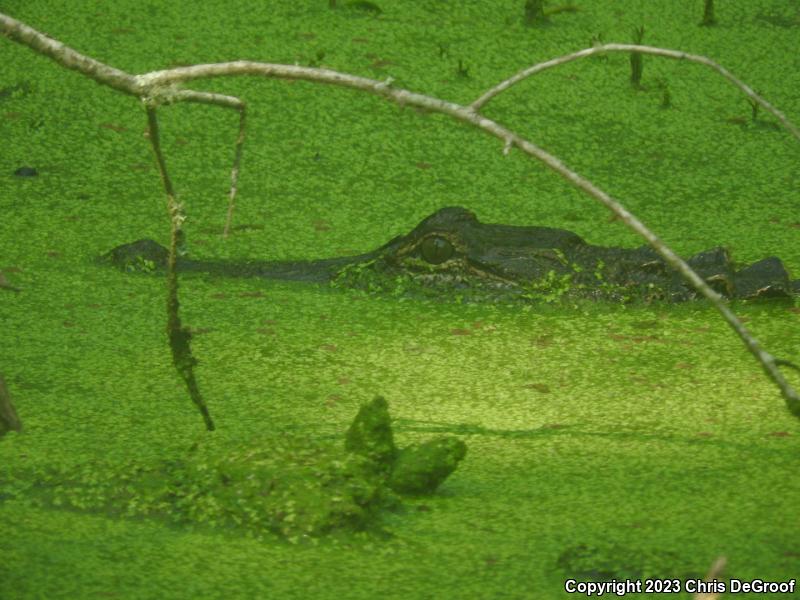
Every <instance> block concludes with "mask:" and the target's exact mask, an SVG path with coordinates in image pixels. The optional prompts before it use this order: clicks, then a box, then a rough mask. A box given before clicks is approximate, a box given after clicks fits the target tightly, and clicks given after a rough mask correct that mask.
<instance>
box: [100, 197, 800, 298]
mask: <svg viewBox="0 0 800 600" xmlns="http://www.w3.org/2000/svg"><path fill="white" fill-rule="evenodd" d="M103 258H104V259H105V260H106V261H110V262H111V263H112V264H114V265H116V266H117V267H119V268H121V269H124V270H142V267H144V269H145V270H154V269H162V268H164V267H165V265H166V260H167V250H166V248H164V247H162V246H160V245H158V244H157V243H155V242H153V241H152V240H140V241H138V242H134V243H133V244H126V245H123V246H119V247H117V248H114V249H113V250H112V251H111V252H109V253H107V254H106V255H104V257H103ZM688 263H689V265H690V266H692V268H694V269H695V270H696V271H697V272H698V274H699V275H700V276H701V277H703V278H704V279H705V280H706V281H707V282H708V283H709V284H710V285H711V286H712V287H713V288H714V289H716V290H717V291H718V292H719V293H721V294H723V295H725V296H727V297H732V298H756V297H791V296H792V295H793V294H798V293H800V281H794V282H790V281H789V275H788V273H787V272H786V269H785V268H784V267H783V264H782V263H781V261H780V260H779V259H777V258H775V257H770V258H767V259H764V260H762V261H759V262H757V263H754V264H753V265H750V266H749V267H746V268H743V269H740V270H738V271H737V270H736V269H735V268H734V266H733V263H732V262H731V260H730V257H729V255H728V253H727V252H726V251H725V250H724V249H723V248H714V249H712V250H708V251H705V252H701V253H700V254H697V255H695V256H693V257H692V258H690V259H689V260H688ZM177 264H178V269H179V270H180V271H196V272H206V273H215V274H218V275H224V276H231V277H264V278H270V279H284V280H295V281H313V282H320V283H324V282H329V283H331V284H333V285H334V286H340V287H355V288H361V289H365V290H369V291H374V292H381V293H390V294H397V295H400V294H410V295H423V296H450V297H453V296H457V297H460V298H462V299H465V300H469V301H474V300H541V299H545V300H552V299H556V298H560V297H588V298H597V299H600V298H605V299H611V300H616V301H628V300H634V299H642V300H645V301H648V300H653V299H660V300H667V301H681V300H689V299H692V298H695V297H697V292H695V291H694V289H693V288H691V287H690V286H689V285H688V284H686V283H685V282H684V281H683V280H682V279H681V278H680V276H678V275H677V274H676V273H674V272H673V271H672V270H671V269H670V268H669V267H668V266H667V265H666V263H664V261H663V260H662V259H661V257H660V256H659V255H658V254H657V253H656V252H655V251H654V250H653V249H651V248H649V247H647V246H643V247H640V248H633V249H625V248H607V247H602V246H594V245H591V244H587V243H586V242H585V241H584V240H583V239H582V238H581V237H580V236H578V235H577V234H575V233H573V232H571V231H567V230H563V229H554V228H550V227H534V226H515V225H499V224H488V223H481V222H480V221H478V219H477V218H476V216H475V215H474V214H473V213H472V212H470V211H468V210H466V209H464V208H460V207H448V208H442V209H440V210H438V211H436V212H435V213H433V214H432V215H430V216H428V217H427V218H425V219H424V220H423V221H422V222H421V223H420V224H419V225H417V226H416V227H415V228H414V229H413V230H412V231H410V232H409V233H408V234H406V235H402V236H398V237H396V238H394V239H392V240H390V241H389V242H387V243H386V244H384V245H383V246H381V247H379V248H377V249H375V250H373V251H372V252H368V253H365V254H360V255H357V256H346V257H340V258H329V259H322V260H310V261H269V262H265V261H241V262H225V261H206V260H192V259H188V258H179V259H178V263H177Z"/></svg>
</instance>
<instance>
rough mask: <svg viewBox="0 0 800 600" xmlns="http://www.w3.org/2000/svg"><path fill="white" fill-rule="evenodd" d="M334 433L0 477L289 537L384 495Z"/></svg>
mask: <svg viewBox="0 0 800 600" xmlns="http://www.w3.org/2000/svg"><path fill="white" fill-rule="evenodd" d="M370 467H371V465H370V463H369V461H368V460H367V459H365V458H363V457H361V456H359V455H357V454H351V453H348V452H345V451H343V450H342V448H341V447H340V446H339V445H338V444H336V443H334V442H324V443H323V442H315V441H311V440H309V439H307V438H300V437H296V438H295V437H282V438H281V440H280V441H276V440H272V439H270V440H256V441H251V442H249V443H246V444H241V445H237V446H234V447H225V448H221V447H217V446H216V445H215V444H214V443H209V444H208V445H203V446H200V447H199V448H195V449H194V450H192V451H191V452H190V453H188V455H186V456H183V457H180V458H178V459H170V460H158V461H143V460H136V461H129V462H127V463H123V464H119V463H116V464H112V463H110V462H99V461H96V462H92V463H91V464H83V465H79V466H77V467H75V466H69V467H67V466H64V467H61V468H58V467H56V468H49V469H47V470H46V471H45V472H39V473H36V474H34V475H33V476H31V474H28V475H27V476H23V475H22V474H19V475H20V477H19V478H17V481H16V482H14V483H13V484H11V485H9V486H8V488H9V490H11V491H12V492H14V493H13V495H14V496H16V497H17V498H20V499H28V500H29V501H32V502H33V503H34V504H36V505H40V506H55V507H61V508H67V509H75V510H85V511H90V512H100V513H104V514H108V515H110V516H123V517H151V518H161V519H164V520H166V521H168V522H171V523H173V524H176V525H198V526H208V527H214V528H230V527H235V528H241V529H244V530H245V531H246V533H247V534H248V535H252V536H254V537H261V536H262V535H263V534H265V533H276V534H278V535H280V536H282V537H285V538H286V539H288V540H289V541H292V542H296V541H298V540H300V539H304V538H307V537H313V536H318V535H320V534H324V533H327V532H329V531H332V530H335V529H342V528H344V529H349V530H365V529H371V528H372V527H373V526H374V525H375V524H376V518H377V516H378V513H379V509H380V507H382V506H383V505H384V494H383V492H384V491H385V484H384V478H382V477H378V476H376V475H375V474H374V473H373V471H372V470H371V468H370Z"/></svg>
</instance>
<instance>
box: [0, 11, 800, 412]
mask: <svg viewBox="0 0 800 600" xmlns="http://www.w3.org/2000/svg"><path fill="white" fill-rule="evenodd" d="M0 31H2V32H4V33H6V34H7V35H8V36H9V37H11V38H12V39H14V40H15V41H18V42H20V43H23V44H26V45H28V46H30V47H32V48H33V49H35V50H37V51H40V52H44V53H45V54H47V55H48V56H50V57H51V58H53V59H54V60H56V61H58V62H61V63H62V64H64V66H67V67H68V68H74V69H77V70H80V71H82V72H84V73H86V74H87V75H88V76H90V77H93V78H95V79H96V80H98V81H101V82H102V83H106V84H107V85H112V87H114V85H116V86H117V88H116V89H120V90H122V91H127V92H128V93H133V94H135V95H138V96H139V97H140V98H142V99H145V100H146V101H148V102H150V103H156V104H157V103H169V102H177V101H181V100H189V101H199V100H198V99H199V98H201V97H202V98H205V99H208V100H209V101H211V100H212V96H214V95H212V94H208V95H206V96H202V95H201V93H200V92H193V93H192V94H189V95H188V96H184V92H183V91H182V90H180V89H178V88H177V87H176V84H179V83H181V82H185V81H191V80H194V79H199V78H207V77H218V76H231V75H259V76H262V77H274V78H280V79H297V80H305V81H312V82H316V83H327V84H330V85H336V86H340V87H347V88H352V89H357V90H361V91H365V92H368V93H371V94H374V95H377V96H380V97H382V98H385V99H387V100H390V101H392V102H394V103H396V104H398V105H399V106H405V105H411V106H415V107H418V108H422V109H425V110H428V111H432V112H439V113H442V114H446V115H449V116H451V117H453V118H455V119H457V120H459V121H462V122H464V123H467V124H469V125H472V126H474V127H477V128H478V129H481V130H482V131H485V132H486V133H488V134H490V135H493V136H495V137H497V138H498V139H500V140H501V141H503V142H504V153H508V151H509V150H510V148H511V147H512V145H513V146H516V147H518V148H520V149H521V150H522V151H523V152H525V153H526V154H529V155H530V156H533V157H534V158H536V159H538V160H539V161H541V162H543V163H544V164H545V165H546V166H547V167H548V168H550V169H551V170H553V171H555V172H556V173H558V174H559V175H561V177H563V178H564V179H566V180H567V181H568V182H569V183H570V184H572V185H573V186H575V187H577V188H579V189H581V190H583V191H584V192H586V193H587V194H588V195H590V196H592V197H593V198H595V199H596V200H598V201H599V202H600V203H602V204H603V205H604V206H606V207H607V208H608V209H609V210H611V211H612V212H613V213H614V214H615V215H617V216H618V217H619V218H620V219H621V220H622V221H623V222H624V223H625V224H626V225H627V226H628V227H629V228H630V229H631V230H633V231H635V232H636V233H637V234H638V235H640V236H641V237H643V238H644V239H645V240H646V241H647V242H648V244H650V245H651V246H652V247H653V248H654V249H655V250H656V251H657V252H658V253H659V254H660V255H661V256H662V257H663V258H664V260H665V261H666V262H667V263H668V264H669V265H670V266H671V267H672V268H674V269H675V270H677V271H678V272H679V273H680V274H681V276H682V277H684V279H686V280H687V281H688V282H689V283H691V284H692V286H693V287H694V288H695V289H697V290H698V291H699V292H700V293H701V294H703V295H704V296H705V297H706V298H708V299H709V301H711V303H712V304H713V305H714V306H715V307H716V309H717V310H718V311H719V312H720V313H721V314H722V317H723V318H724V319H725V321H726V322H727V323H728V324H729V325H730V326H731V328H732V329H733V330H734V331H735V332H736V334H737V335H738V336H739V337H740V338H741V339H742V341H743V342H744V344H745V347H746V348H747V349H748V351H749V352H750V353H751V354H752V355H753V356H754V357H755V359H756V360H757V361H758V362H759V363H760V364H761V366H762V368H763V369H764V371H765V373H766V374H767V376H768V377H770V378H771V379H772V380H773V381H774V382H775V384H776V385H777V386H778V388H779V389H780V390H781V393H782V395H783V398H784V400H785V401H786V406H787V408H788V409H789V410H790V411H791V412H792V414H794V415H795V416H798V417H800V396H798V394H797V392H796V391H795V390H794V389H793V388H792V387H791V386H790V385H789V383H788V382H787V381H786V380H785V379H784V378H783V375H782V374H781V372H780V371H779V369H778V365H779V364H785V363H786V361H783V360H782V359H776V358H775V357H773V356H772V355H771V354H770V353H768V352H766V351H765V350H763V349H762V348H761V346H760V344H759V343H758V341H757V340H756V339H755V338H754V337H753V336H752V335H751V334H750V333H749V332H748V331H747V329H746V328H745V327H744V325H743V324H742V323H741V321H739V319H738V318H737V317H736V315H734V314H733V312H732V311H731V310H730V309H729V308H728V306H727V305H726V304H725V303H724V302H723V300H722V298H721V296H719V294H717V293H716V292H714V291H713V290H712V289H711V288H710V287H709V286H708V285H707V284H706V283H705V281H703V279H702V278H700V277H699V276H698V275H697V273H695V272H694V271H693V270H692V269H691V268H690V267H689V265H688V264H686V262H685V261H684V260H683V259H681V258H680V257H679V256H677V255H676V254H675V253H674V252H673V251H672V250H670V249H669V248H668V247H667V246H666V245H664V243H663V242H662V241H661V240H660V239H659V238H658V237H657V236H656V235H655V234H654V233H653V232H652V231H650V230H649V229H648V228H647V227H645V226H644V224H643V223H642V222H641V221H639V219H637V218H636V217H635V216H634V215H633V214H631V213H630V212H628V211H627V210H626V209H625V208H624V207H623V206H622V205H621V204H620V203H619V202H618V201H617V200H615V199H614V198H612V197H611V196H610V195H608V194H606V193H605V192H604V191H603V190H601V189H600V188H598V187H597V186H595V185H594V184H593V183H592V182H591V181H589V180H588V179H586V178H584V177H582V176H581V175H579V174H578V173H576V172H575V171H573V170H572V169H570V168H569V167H567V166H566V165H565V164H564V163H562V162H561V160H559V159H558V158H556V157H555V156H553V155H551V154H549V153H548V152H546V151H545V150H543V149H542V148H539V147H538V146H536V145H535V144H533V143H532V142H530V141H528V140H526V139H524V138H522V137H521V136H519V135H517V134H516V133H514V132H513V131H511V130H509V129H506V128H505V127H503V126H502V125H500V124H499V123H497V122H495V121H493V120H491V119H488V118H486V117H484V116H483V115H481V114H479V113H478V112H477V110H478V109H479V108H480V107H481V106H483V105H484V104H485V103H486V102H488V101H489V100H490V99H491V98H492V97H494V96H496V95H497V94H499V93H500V92H502V91H503V90H505V89H508V88H509V87H511V86H512V85H513V84H514V83H517V82H518V81H521V80H522V79H524V78H525V77H528V76H530V75H532V74H534V73H537V72H540V71H543V70H545V69H547V68H550V67H554V66H557V65H560V64H564V63H566V62H570V61H572V60H577V59H578V58H584V57H586V56H592V55H594V54H600V53H602V52H640V53H642V54H654V55H657V56H664V57H667V58H673V59H681V60H689V61H692V62H697V63H700V64H704V65H706V66H708V67H710V68H712V69H713V70H714V71H716V72H717V73H719V74H720V75H722V76H723V77H725V78H726V79H727V80H728V81H730V82H731V83H733V84H734V85H735V86H736V87H738V88H739V89H740V90H742V92H744V93H745V94H746V95H747V96H748V97H750V98H751V99H752V100H753V101H755V102H757V103H758V104H759V105H761V106H763V107H764V108H765V109H766V110H768V111H769V112H770V113H772V114H773V115H775V117H776V118H778V120H779V121H780V122H781V123H782V124H783V125H784V127H786V129H788V130H789V131H790V132H791V133H792V135H794V136H795V137H796V138H797V139H798V140H800V131H798V129H797V128H796V127H795V126H794V125H793V124H792V123H790V122H789V121H788V119H786V117H785V116H784V115H783V113H781V112H780V111H778V110H777V109H776V108H774V107H773V106H772V105H771V104H770V103H768V102H767V101H766V100H764V99H763V98H761V96H759V95H758V94H756V93H755V92H754V91H753V90H752V89H751V88H750V87H749V86H747V85H745V84H744V83H743V82H741V81H740V80H738V79H737V78H735V77H734V76H733V75H731V74H730V73H729V72H728V71H727V70H726V69H724V68H723V67H721V66H720V65H718V64H717V63H715V62H713V61H711V60H710V59H708V58H705V57H703V56H696V55H692V54H687V53H685V52H679V51H676V50H667V49H662V48H653V47H650V46H638V45H635V44H604V45H600V46H596V47H594V48H588V49H585V50H581V51H579V52H575V53H573V54H569V55H567V56H563V57H561V58H557V59H554V60H552V61H547V62H545V63H541V64H539V65H534V66H533V67H530V68H528V69H525V70H524V71H521V72H520V73H518V74H517V75H515V76H514V77H512V78H510V79H508V80H506V81H504V82H502V83H501V84H499V85H498V86H495V88H493V89H492V90H490V91H489V92H487V93H486V94H484V95H482V96H481V97H480V98H478V99H477V100H476V101H475V102H473V103H472V105H470V106H462V105H460V104H455V103H452V102H447V101H445V100H440V99H438V98H433V97H430V96H425V95H423V94H417V93H414V92H410V91H408V90H404V89H398V88H394V87H392V80H391V78H389V79H387V80H386V81H383V82H381V81H376V80H372V79H367V78H364V77H358V76H355V75H349V74H346V73H339V72H337V71H333V70H330V69H316V68H312V67H300V66H296V65H294V66H293V65H280V64H271V63H260V62H254V61H233V62H226V63H216V64H206V65H194V66H189V67H179V68H176V69H168V70H164V71H153V72H151V73H146V74H144V75H137V76H130V75H128V74H126V73H123V72H122V71H117V70H112V71H113V72H112V74H111V75H108V74H107V75H106V76H105V79H100V78H99V77H95V76H94V75H93V73H94V71H98V70H99V69H100V67H105V65H102V63H98V62H97V61H93V59H89V58H87V57H84V56H82V55H80V54H78V53H77V52H75V51H74V50H70V49H69V48H66V46H64V45H63V44H60V43H59V42H55V41H54V40H50V39H49V38H47V37H46V36H43V35H42V34H39V33H38V32H36V31H34V30H33V29H30V28H29V27H27V26H25V25H23V24H22V23H19V22H18V21H15V20H14V19H11V18H10V17H6V16H5V15H2V14H0ZM62 53H66V54H65V55H64V56H66V58H64V59H62V57H61V54H62ZM76 57H77V58H76ZM79 59H80V60H79ZM109 69H110V67H109ZM128 78H132V79H133V82H131V81H129V79H128ZM120 80H122V83H120ZM123 84H124V85H123ZM212 103H215V104H216V103H217V102H216V101H214V102H212ZM223 104H224V103H223ZM240 109H241V110H242V111H243V106H242V107H240ZM240 118H241V121H240V125H241V123H242V122H243V120H244V113H243V112H242V116H241V117H240ZM241 135H242V129H241V126H240V139H241ZM238 144H239V141H238V140H237V145H238ZM238 153H239V149H238V148H237V161H238ZM165 173H166V172H165V171H163V172H162V178H164V177H165ZM236 176H238V167H237V166H235V167H234V173H232V180H233V182H234V185H233V187H232V194H235V179H236ZM166 181H167V180H166V179H165V185H166ZM167 194H168V196H170V191H169V190H168V192H167ZM172 199H173V201H174V193H173V194H172ZM232 210H233V209H232V204H231V205H230V206H229V212H230V211H232ZM174 241H175V240H173V243H174Z"/></svg>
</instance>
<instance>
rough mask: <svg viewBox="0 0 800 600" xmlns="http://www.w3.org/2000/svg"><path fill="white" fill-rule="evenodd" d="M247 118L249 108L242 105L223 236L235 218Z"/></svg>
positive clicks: (226, 235) (224, 236) (226, 233)
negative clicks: (234, 212)
mask: <svg viewBox="0 0 800 600" xmlns="http://www.w3.org/2000/svg"><path fill="white" fill-rule="evenodd" d="M246 119H247V109H246V108H245V107H244V106H242V108H241V110H240V111H239V135H238V136H237V137H236V155H235V156H234V158H233V169H231V192H230V196H229V200H228V214H227V216H226V217H225V229H224V230H223V231H222V237H223V238H227V237H228V232H229V231H230V228H231V221H232V220H233V209H234V205H235V199H236V190H237V185H238V183H239V164H240V163H241V162H242V145H243V144H244V126H245V121H246Z"/></svg>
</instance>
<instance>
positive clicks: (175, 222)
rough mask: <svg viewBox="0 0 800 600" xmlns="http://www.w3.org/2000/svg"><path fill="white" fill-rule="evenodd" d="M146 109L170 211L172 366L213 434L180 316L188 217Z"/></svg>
mask: <svg viewBox="0 0 800 600" xmlns="http://www.w3.org/2000/svg"><path fill="white" fill-rule="evenodd" d="M146 109H147V131H148V136H149V138H150V144H151V145H152V146H153V153H154V154H155V156H156V164H158V172H159V173H160V174H161V182H162V183H163V185H164V191H165V192H166V194H167V207H168V209H169V216H170V224H171V228H170V233H171V235H170V244H169V259H168V261H167V337H168V338H169V346H170V350H171V351H172V363H173V364H174V365H175V369H176V370H177V371H178V374H179V375H180V376H181V378H182V379H183V381H184V383H185V384H186V388H187V390H188V391H189V396H190V397H191V399H192V402H194V403H195V405H196V406H197V409H198V410H199V411H200V414H201V415H202V416H203V421H204V422H205V424H206V429H207V430H208V431H214V421H213V420H212V419H211V414H210V413H209V412H208V407H207V406H206V403H205V401H204V400H203V397H202V395H201V394H200V389H199V388H198V386H197V380H196V379H195V376H194V366H195V365H196V364H197V360H195V358H194V356H192V349H191V346H190V343H189V342H190V340H191V333H190V332H189V329H188V328H186V327H183V325H182V324H181V318H180V314H179V308H180V303H179V302H178V271H177V268H176V267H177V260H178V247H179V246H182V245H183V244H182V241H183V229H182V228H183V222H184V220H185V219H186V216H185V215H184V214H183V207H182V206H181V205H180V204H179V203H178V201H177V199H176V198H175V189H174V188H173V187H172V181H171V180H170V177H169V173H167V163H166V161H165V160H164V155H163V153H162V152H161V141H160V137H159V133H158V118H157V115H156V108H155V107H152V106H146Z"/></svg>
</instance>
